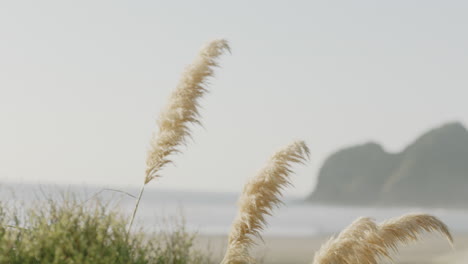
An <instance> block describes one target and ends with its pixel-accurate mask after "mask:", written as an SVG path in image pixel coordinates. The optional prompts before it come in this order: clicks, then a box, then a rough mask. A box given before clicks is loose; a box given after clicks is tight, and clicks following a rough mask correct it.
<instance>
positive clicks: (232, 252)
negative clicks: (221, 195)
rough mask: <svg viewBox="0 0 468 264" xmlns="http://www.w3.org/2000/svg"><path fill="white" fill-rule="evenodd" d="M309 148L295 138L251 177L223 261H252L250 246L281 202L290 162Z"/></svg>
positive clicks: (226, 263)
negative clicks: (294, 140)
mask: <svg viewBox="0 0 468 264" xmlns="http://www.w3.org/2000/svg"><path fill="white" fill-rule="evenodd" d="M308 157H309V149H308V148H307V145H306V144H305V143H304V142H303V141H296V142H294V143H292V144H290V145H288V146H286V147H285V148H283V149H281V150H279V151H278V152H276V153H275V154H274V155H273V156H272V157H271V158H270V160H269V161H268V163H267V164H266V166H265V167H264V168H263V169H262V170H260V171H259V173H258V174H257V175H256V177H254V178H252V179H250V180H249V181H248V182H247V184H246V185H245V186H244V190H243V192H242V194H241V197H240V198H239V201H238V207H239V211H238V214H237V217H236V219H235V220H234V222H233V224H232V227H231V232H230V234H229V240H228V248H227V251H226V254H225V256H224V259H223V261H222V262H221V263H222V264H246V263H253V262H254V260H253V259H252V258H251V257H250V255H249V248H250V247H251V246H252V245H253V244H254V238H255V237H257V238H261V236H260V231H261V230H262V229H263V228H264V226H265V224H266V219H265V217H266V216H267V215H271V214H272V210H273V208H274V207H275V206H278V205H279V204H280V203H281V200H280V196H281V191H282V189H283V188H284V187H286V186H287V185H289V184H290V182H289V175H290V174H291V173H292V171H291V165H292V164H293V163H303V162H304V161H306V160H307V159H308Z"/></svg>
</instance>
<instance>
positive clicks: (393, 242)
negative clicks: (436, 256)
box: [313, 214, 453, 264]
mask: <svg viewBox="0 0 468 264" xmlns="http://www.w3.org/2000/svg"><path fill="white" fill-rule="evenodd" d="M424 232H438V233H440V234H442V235H443V236H445V237H446V238H447V240H448V241H449V242H450V243H451V244H452V243H453V238H452V235H451V234H450V231H449V230H448V228H447V226H446V225H445V224H444V223H443V222H442V221H440V220H439V219H438V218H436V217H434V216H431V215H427V214H407V215H403V216H401V217H398V218H393V219H390V220H387V221H385V222H383V223H381V224H379V225H377V224H375V223H374V222H373V221H372V220H371V219H369V218H361V219H358V220H357V221H355V222H354V223H353V224H351V225H350V226H349V227H347V228H346V229H345V230H343V231H342V232H341V233H340V234H339V235H338V236H337V237H336V238H332V239H330V240H329V241H328V242H326V243H325V244H324V245H323V246H322V247H321V248H320V250H319V251H318V252H317V253H316V254H315V257H314V261H313V264H334V263H346V264H361V263H369V264H377V263H378V262H379V260H380V259H382V258H387V259H390V260H392V257H391V255H392V253H394V252H397V251H398V245H399V244H400V243H403V244H408V243H410V242H412V241H416V240H419V239H420V235H421V234H422V233H424Z"/></svg>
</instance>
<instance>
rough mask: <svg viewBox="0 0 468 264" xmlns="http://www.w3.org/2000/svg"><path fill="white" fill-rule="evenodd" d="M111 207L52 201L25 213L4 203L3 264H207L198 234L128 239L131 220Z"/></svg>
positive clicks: (0, 228)
mask: <svg viewBox="0 0 468 264" xmlns="http://www.w3.org/2000/svg"><path fill="white" fill-rule="evenodd" d="M108 208H109V205H108V204H103V203H100V202H96V201H93V202H92V203H91V202H88V203H80V202H77V201H76V200H75V199H66V200H65V201H63V202H57V201H54V200H49V201H48V202H47V203H45V204H44V203H42V204H40V205H39V206H37V205H36V206H31V208H30V209H25V210H24V212H18V211H15V210H11V211H8V210H7V208H6V207H5V206H2V205H0V264H7V263H8V264H39V263H40V264H46V263H53V264H62V263H63V264H109V263H112V264H114V263H115V264H119V263H122V264H124V263H125V264H147V263H156V264H165V263H168V264H188V263H190V264H192V263H193V264H202V263H203V264H207V263H211V261H210V260H209V258H208V257H207V256H206V255H203V254H202V253H201V252H198V251H196V250H194V249H193V240H194V238H195V236H194V235H193V234H189V233H188V232H186V230H185V229H184V225H183V224H178V225H177V228H176V230H175V231H172V232H165V231H162V232H158V233H153V234H151V235H147V234H145V233H144V232H143V231H142V229H140V230H139V231H136V232H133V233H132V234H130V235H128V237H127V224H128V221H127V219H128V217H124V216H123V215H122V214H120V213H119V212H118V211H116V210H112V209H108Z"/></svg>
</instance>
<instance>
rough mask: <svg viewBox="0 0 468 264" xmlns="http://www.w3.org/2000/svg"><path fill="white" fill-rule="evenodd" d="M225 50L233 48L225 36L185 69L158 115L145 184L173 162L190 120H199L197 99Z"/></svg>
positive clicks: (147, 163)
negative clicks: (172, 157) (173, 156)
mask: <svg viewBox="0 0 468 264" xmlns="http://www.w3.org/2000/svg"><path fill="white" fill-rule="evenodd" d="M225 51H230V48H229V45H228V42H227V41H226V40H224V39H221V40H214V41H212V42H210V43H208V44H207V45H206V46H205V47H204V48H203V49H202V50H201V51H200V53H199V56H198V57H197V59H196V60H195V62H194V63H193V64H192V65H190V66H189V67H187V69H186V70H185V72H184V74H183V75H182V78H181V80H180V82H179V84H178V85H177V87H176V89H175V90H174V91H173V93H172V94H171V96H170V98H169V102H168V104H167V105H166V107H165V108H164V109H163V110H162V112H161V114H160V116H159V119H158V122H157V123H158V128H159V130H158V133H157V134H155V135H154V136H153V139H152V140H151V147H150V150H149V151H148V156H147V159H146V167H147V168H146V177H145V184H147V183H148V182H150V181H151V180H153V179H154V178H156V177H158V176H159V175H158V172H159V170H160V169H161V168H162V167H164V165H166V164H167V163H170V162H171V161H170V159H169V158H168V157H169V156H170V155H171V154H174V153H177V152H179V150H178V146H180V145H184V144H185V142H186V139H187V138H188V137H190V129H189V124H193V123H195V124H200V121H199V120H198V118H199V112H198V108H199V105H198V104H199V103H198V100H199V98H200V97H202V96H203V95H204V94H205V93H206V92H207V90H206V84H207V80H208V79H209V77H211V76H213V74H214V70H213V68H214V67H216V66H218V64H217V59H218V57H219V56H220V55H222V54H223V53H224V52H225Z"/></svg>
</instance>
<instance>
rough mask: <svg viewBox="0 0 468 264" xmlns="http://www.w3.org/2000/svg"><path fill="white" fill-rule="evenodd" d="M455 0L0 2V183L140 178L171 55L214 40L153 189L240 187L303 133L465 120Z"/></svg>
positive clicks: (325, 139)
mask: <svg viewBox="0 0 468 264" xmlns="http://www.w3.org/2000/svg"><path fill="white" fill-rule="evenodd" d="M467 13H468V4H467V2H466V1H428V0H421V1H406V0H405V1H373V0H372V1H371V0H369V1H214V0H213V1H184V2H182V1H150V0H145V1H135V0H132V1H117V0H112V1H98V0H93V1H84V0H81V1H63V0H60V1H59V0H57V1H50V0H42V1H20V0H19V1H1V2H0V181H10V182H11V181H13V182H33V183H40V182H44V183H47V182H48V183H50V182H53V183H65V184H70V183H84V184H88V185H91V184H106V185H115V186H139V185H140V184H141V183H142V181H143V178H144V169H145V156H146V150H147V148H148V141H149V138H150V135H151V133H152V132H153V131H155V128H156V126H155V119H156V117H157V115H158V113H159V110H160V109H161V108H162V107H163V105H164V103H165V100H166V98H167V97H168V95H169V93H170V92H171V90H172V89H173V88H174V87H175V86H176V84H177V82H178V78H179V76H180V74H181V72H182V71H183V69H184V67H185V66H186V65H187V64H189V63H190V62H191V61H192V59H193V58H194V57H195V56H196V54H197V51H198V50H199V49H200V47H201V46H202V45H203V44H204V43H206V42H207V41H209V40H211V39H214V38H220V37H222V38H226V39H228V40H229V42H230V43H231V47H232V54H230V55H229V54H227V55H225V56H223V57H222V58H221V61H220V62H221V63H220V64H221V66H222V68H219V69H217V70H216V77H215V78H214V79H212V80H211V85H210V88H209V89H210V91H211V92H210V94H209V95H208V96H206V97H205V98H204V99H203V101H202V105H203V110H202V122H203V125H204V127H203V128H201V127H194V129H193V131H194V133H193V141H192V142H190V143H189V144H188V146H187V147H186V148H183V153H182V154H181V155H178V156H175V157H174V158H173V160H174V161H175V166H169V167H167V168H166V169H165V170H164V172H163V175H164V177H163V178H162V179H159V180H158V181H155V182H151V186H152V187H154V188H163V189H182V190H187V189H194V190H207V191H234V192H237V191H240V189H241V187H242V186H243V184H244V182H245V181H246V179H247V178H248V177H251V176H253V175H255V172H256V171H257V170H258V169H259V168H261V167H262V166H263V164H264V162H265V161H266V160H267V158H268V157H269V156H270V155H271V154H272V153H274V151H275V150H277V149H278V148H279V147H281V146H283V145H285V144H288V143H289V142H291V141H292V140H295V139H303V140H305V141H306V142H307V143H308V145H309V147H310V149H311V161H310V162H309V163H308V164H307V165H306V166H296V167H295V170H296V171H297V173H296V175H295V176H294V178H293V183H294V185H295V187H294V188H290V189H288V191H287V194H290V195H306V194H308V193H309V192H310V191H311V190H312V189H313V186H314V183H315V177H316V175H317V171H318V169H319V168H320V166H321V164H322V162H323V160H324V159H325V158H326V157H327V156H328V155H329V154H330V153H332V152H334V151H336V150H337V149H340V148H342V147H345V146H349V145H353V144H358V143H364V142H366V141H369V140H372V141H377V142H379V143H381V144H382V145H383V146H384V148H385V149H387V150H388V151H392V152H394V151H400V150H401V149H402V148H403V147H404V146H406V145H407V144H408V143H410V142H412V141H413V140H414V139H415V137H416V136H418V135H419V134H420V133H422V132H423V131H426V130H427V129H429V128H432V127H436V126H439V125H441V124H443V123H445V122H448V121H453V120H459V121H462V122H464V124H468V102H467V101H468V92H467V90H466V88H467V87H468V74H467V70H468V33H467V32H468V31H467V28H468V16H467V15H466V14H467Z"/></svg>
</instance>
